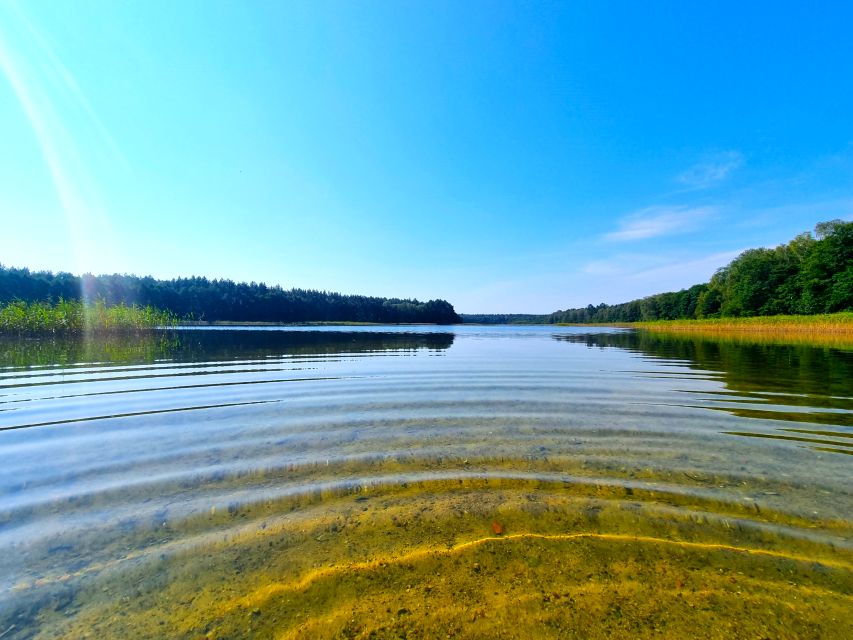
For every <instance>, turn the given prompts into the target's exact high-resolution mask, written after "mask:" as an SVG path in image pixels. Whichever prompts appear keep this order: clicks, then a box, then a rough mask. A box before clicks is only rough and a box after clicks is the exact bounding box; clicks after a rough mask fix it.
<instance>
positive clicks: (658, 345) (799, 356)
mask: <svg viewBox="0 0 853 640" xmlns="http://www.w3.org/2000/svg"><path fill="white" fill-rule="evenodd" d="M554 338H555V339H556V340H561V341H565V342H573V343H577V344H585V345H586V346H588V347H590V348H593V347H599V348H610V347H612V348H617V349H624V350H626V351H631V352H634V353H638V354H641V355H644V356H650V357H653V358H658V359H664V360H680V361H683V362H684V363H685V364H687V366H689V367H691V368H695V369H701V370H704V371H711V372H719V373H721V374H722V375H723V380H724V382H725V384H726V386H727V387H728V388H729V389H731V390H732V391H736V392H738V393H747V394H748V393H762V394H771V393H772V394H775V393H778V394H785V396H784V397H780V398H778V399H777V400H774V402H779V403H784V404H789V405H803V406H814V405H815V404H817V402H816V399H815V397H814V396H818V397H822V398H823V400H822V401H821V402H820V404H821V406H827V407H835V408H847V409H849V408H853V406H852V405H851V402H850V397H851V396H853V382H851V381H853V352H851V351H844V350H840V349H834V348H831V347H816V346H807V345H800V344H797V345H779V344H759V343H743V342H727V341H720V340H714V339H713V338H708V337H697V336H683V337H682V336H672V335H665V336H664V335H660V334H656V333H651V332H646V331H621V332H613V333H584V334H574V335H572V334H562V335H554ZM803 396H811V397H808V398H805V397H803ZM828 396H834V398H831V397H828Z"/></svg>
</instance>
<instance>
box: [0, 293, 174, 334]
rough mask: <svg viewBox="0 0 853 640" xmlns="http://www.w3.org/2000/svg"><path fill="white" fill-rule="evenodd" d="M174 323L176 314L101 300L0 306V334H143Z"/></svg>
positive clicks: (18, 303) (22, 303)
mask: <svg viewBox="0 0 853 640" xmlns="http://www.w3.org/2000/svg"><path fill="white" fill-rule="evenodd" d="M175 324H177V317H176V316H175V315H174V314H172V313H169V312H168V311H161V310H159V309H155V308H154V307H150V306H146V307H140V306H136V305H130V306H128V305H126V304H117V305H112V306H109V305H107V304H106V303H105V302H103V301H102V300H98V301H96V302H81V301H79V300H59V301H58V302H53V303H51V302H22V301H15V302H10V303H9V304H7V305H5V306H0V335H2V334H5V335H20V336H27V335H78V334H86V333H99V334H102V333H143V332H147V331H152V330H153V329H156V328H157V327H163V326H173V325H175Z"/></svg>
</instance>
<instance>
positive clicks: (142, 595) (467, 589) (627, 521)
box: [0, 326, 853, 640]
mask: <svg viewBox="0 0 853 640" xmlns="http://www.w3.org/2000/svg"><path fill="white" fill-rule="evenodd" d="M851 453H853V351H850V350H844V349H834V348H816V347H807V346H802V345H797V346H794V345H767V344H764V345H762V344H749V343H742V342H741V343H735V342H725V341H722V342H721V341H713V340H707V339H690V338H681V339H675V338H663V337H656V336H655V335H653V334H648V333H638V332H635V331H630V330H620V329H601V328H578V327H553V326H532V327H523V326H496V327H479V326H453V327H432V326H388V327H374V326H370V327H286V328H278V327H269V328H219V327H214V328H204V329H201V328H194V329H190V328H187V329H182V330H175V331H169V332H163V333H162V334H158V335H156V336H153V337H149V338H146V339H111V340H105V341H98V342H92V341H89V342H87V341H61V340H40V341H33V340H17V341H15V340H8V339H5V340H3V341H0V638H2V639H3V640H8V639H10V638H55V637H68V638H99V639H103V638H162V637H176V638H193V639H197V638H219V639H223V638H240V637H257V638H290V637H320V638H368V637H372V638H382V637H393V638H400V637H409V638H420V637H423V638H433V637H442V638H443V637H473V638H487V637H488V638H516V637H517V638H532V637H543V638H572V637H578V638H607V637H624V638H635V637H672V638H676V637H702V638H715V637H719V638H850V637H853V473H851V472H853V457H851V455H850V454H851Z"/></svg>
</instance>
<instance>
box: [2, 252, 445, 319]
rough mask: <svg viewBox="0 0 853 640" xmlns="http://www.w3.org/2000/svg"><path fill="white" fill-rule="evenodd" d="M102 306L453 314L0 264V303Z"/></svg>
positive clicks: (341, 315)
mask: <svg viewBox="0 0 853 640" xmlns="http://www.w3.org/2000/svg"><path fill="white" fill-rule="evenodd" d="M81 297H84V298H85V299H88V300H96V299H97V300H103V301H104V302H105V303H106V304H107V305H134V304H138V305H143V306H151V307H154V308H156V309H165V310H167V311H168V312H170V313H172V314H174V315H176V316H178V317H180V318H192V319H194V320H202V321H207V322H217V321H231V322H272V323H299V322H340V321H349V322H375V323H380V324H394V323H433V324H454V323H457V322H459V321H460V320H459V316H458V315H456V312H455V311H454V309H453V305H451V304H450V303H449V302H447V301H445V300H429V301H427V302H420V301H419V300H413V299H405V300H403V299H399V298H377V297H371V296H357V295H342V294H340V293H331V292H326V291H312V290H307V289H290V290H285V289H282V288H281V287H279V286H272V287H271V286H267V285H266V284H264V283H262V282H261V283H256V282H252V283H246V282H233V281H232V280H210V279H208V278H200V277H192V278H176V279H174V280H155V279H154V278H152V277H144V278H140V277H139V276H130V275H119V274H113V275H102V276H93V275H92V274H85V275H83V276H81V277H78V276H75V275H72V274H70V273H56V274H54V273H51V272H49V271H38V272H34V271H30V270H29V269H15V268H9V267H3V266H0V303H4V302H12V301H15V300H23V301H26V302H50V301H54V300H59V299H64V300H77V299H80V298H81Z"/></svg>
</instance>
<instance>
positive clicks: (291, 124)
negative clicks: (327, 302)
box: [0, 0, 853, 312]
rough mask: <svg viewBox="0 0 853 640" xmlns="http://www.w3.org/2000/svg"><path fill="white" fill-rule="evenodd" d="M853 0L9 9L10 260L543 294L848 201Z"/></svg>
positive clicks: (718, 251) (709, 264)
mask: <svg viewBox="0 0 853 640" xmlns="http://www.w3.org/2000/svg"><path fill="white" fill-rule="evenodd" d="M851 24H853V3H850V2H837V3H833V2H825V3H819V4H817V5H814V4H813V3H806V2H802V3H786V2H780V1H776V2H749V3H743V2H716V1H715V2H706V3H698V2H628V1H626V2H602V1H595V2H561V3H531V2H519V3H501V2H435V1H430V2H426V1H424V2H394V1H390V0H386V1H382V2H319V1H317V0H312V1H310V2H304V3H302V2H273V1H268V2H215V1H211V0H205V1H193V2H190V1H188V0H181V1H179V2H165V1H155V0H146V1H144V2H143V1H138V2H129V1H124V2H118V1H114V0H103V1H101V2H89V1H84V0H74V1H73V2H71V1H68V2H65V1H59V2H58V1H54V0H45V1H38V2H36V1H34V2H25V1H23V0H0V76H3V77H2V78H0V140H2V149H3V152H2V154H0V222H2V227H0V263H3V264H5V265H10V266H27V267H30V268H33V269H51V270H65V271H72V272H77V273H79V272H83V271H92V272H95V273H113V272H119V273H135V274H139V275H144V274H151V275H154V276H156V277H164V278H168V277H175V276H182V275H183V276H187V275H207V276H210V277H227V278H232V279H235V280H247V281H252V280H254V281H265V282H267V283H271V284H281V285H282V286H285V287H292V286H293V287H304V288H317V289H326V290H334V291H342V292H345V293H364V294H371V295H384V296H401V297H418V298H421V299H427V298H438V297H440V298H445V299H447V300H449V301H450V302H452V303H453V304H454V305H455V306H456V309H457V310H458V311H462V312H550V311H553V310H555V309H558V308H567V307H571V306H585V305H586V304H588V303H598V302H620V301H624V300H628V299H633V298H636V297H640V296H643V295H648V294H651V293H656V292H660V291H666V290H674V289H679V288H683V287H685V286H689V285H691V284H694V283H696V282H701V281H705V280H707V279H708V278H709V277H710V276H711V274H712V273H713V272H714V270H715V269H717V268H718V267H720V266H722V265H724V264H725V263H726V262H728V261H729V260H730V259H731V258H733V257H734V256H735V255H737V254H738V253H739V252H740V251H742V250H743V249H746V248H750V247H755V246H773V245H776V244H779V243H781V242H785V241H787V240H789V239H790V238H792V237H793V236H794V235H795V234H797V233H799V232H802V231H805V230H809V229H811V228H813V227H814V225H815V223H817V222H819V221H822V220H828V219H833V218H844V219H853V116H851V114H853V38H850V33H849V29H850V25H851Z"/></svg>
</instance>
